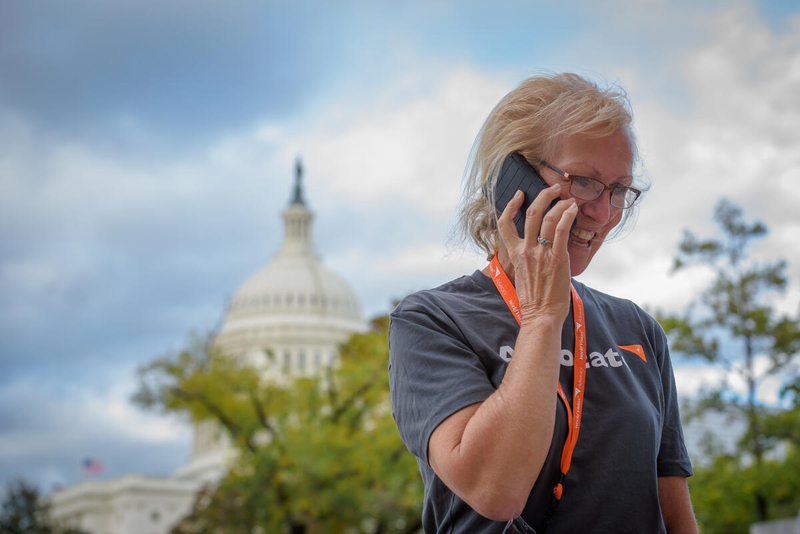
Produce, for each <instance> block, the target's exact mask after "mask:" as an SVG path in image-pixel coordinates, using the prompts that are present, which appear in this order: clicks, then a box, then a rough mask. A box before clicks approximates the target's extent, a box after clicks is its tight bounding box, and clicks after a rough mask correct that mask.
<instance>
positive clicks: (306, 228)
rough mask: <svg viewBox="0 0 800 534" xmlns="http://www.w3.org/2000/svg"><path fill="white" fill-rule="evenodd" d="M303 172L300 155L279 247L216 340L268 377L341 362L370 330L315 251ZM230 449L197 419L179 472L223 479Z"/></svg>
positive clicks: (233, 305) (240, 292)
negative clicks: (342, 348)
mask: <svg viewBox="0 0 800 534" xmlns="http://www.w3.org/2000/svg"><path fill="white" fill-rule="evenodd" d="M302 175H303V170H302V166H301V165H300V163H299V161H298V163H297V166H296V176H295V186H294V194H293V196H292V199H291V201H290V203H289V206H288V207H287V208H286V209H285V210H284V211H283V223H284V236H283V243H282V245H281V248H280V250H279V251H278V253H277V254H276V255H275V256H274V257H273V258H272V259H271V260H270V261H269V263H268V264H267V265H266V266H264V267H262V268H261V269H259V270H257V271H256V272H255V273H253V274H252V275H250V277H248V278H247V279H246V280H245V281H244V282H243V283H242V285H241V286H239V288H238V289H237V290H236V293H234V296H233V298H232V299H231V301H230V305H229V307H228V310H227V313H226V314H225V320H224V322H223V324H222V326H221V327H220V329H219V331H218V332H217V335H216V338H215V344H216V346H218V347H219V348H221V349H222V350H223V351H224V352H225V353H227V354H229V355H230V356H232V357H236V358H242V359H243V361H244V362H246V363H249V364H250V365H253V366H254V367H256V368H258V369H260V370H261V371H262V375H263V376H264V378H265V379H269V380H278V381H281V380H287V379H289V378H290V377H293V376H310V375H314V374H316V373H317V372H318V371H319V370H320V369H321V368H324V367H326V366H329V365H335V363H336V362H337V359H338V354H339V345H341V344H342V343H344V342H345V341H346V340H347V339H348V338H349V337H350V336H351V335H352V334H354V333H357V332H364V331H366V330H367V324H366V322H365V321H364V319H363V317H362V316H361V305H360V303H359V301H358V298H356V296H355V293H354V292H353V290H352V289H351V288H350V286H349V285H348V284H347V282H345V281H344V279H342V278H341V277H340V276H339V275H337V274H336V273H334V272H333V271H331V270H329V269H328V268H326V267H325V266H324V265H323V264H322V260H321V259H320V258H319V256H317V255H316V253H315V252H314V249H313V246H312V242H311V223H312V220H313V217H314V216H313V214H312V213H311V211H310V210H309V209H308V207H307V206H306V203H305V201H304V200H303V190H302V183H301V181H302ZM228 449H229V447H228V446H227V444H226V440H225V437H224V433H223V432H221V429H220V428H219V427H218V426H217V425H215V424H213V423H211V422H208V421H206V422H201V423H198V424H197V425H196V426H195V432H194V445H193V451H192V461H191V463H190V465H188V466H186V467H185V468H184V469H182V470H180V472H179V473H178V475H179V477H192V478H194V477H198V476H201V477H203V478H206V479H207V480H213V479H214V478H216V477H219V476H220V473H221V472H222V470H223V469H224V465H225V463H226V455H227V453H228V452H229V451H228Z"/></svg>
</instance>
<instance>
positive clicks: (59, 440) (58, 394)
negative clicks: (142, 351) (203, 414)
mask: <svg viewBox="0 0 800 534" xmlns="http://www.w3.org/2000/svg"><path fill="white" fill-rule="evenodd" d="M126 371H127V372H122V373H120V374H119V377H120V378H119V380H118V381H117V382H115V383H113V384H111V385H110V387H109V388H107V389H105V390H96V389H88V388H84V387H81V386H80V385H79V384H70V385H67V386H66V391H65V387H64V385H63V384H56V383H55V382H52V381H37V382H36V383H34V382H33V381H31V380H20V381H17V382H14V383H12V384H10V385H7V386H4V387H3V389H2V390H0V399H1V400H2V403H3V404H4V405H5V406H24V407H25V411H26V413H27V414H29V415H28V416H26V418H25V419H26V421H25V424H24V425H20V426H17V427H12V428H11V429H10V430H6V431H4V433H3V440H2V441H0V456H2V457H3V458H6V459H7V460H17V461H20V460H22V459H25V458H30V457H35V456H37V455H42V454H45V453H47V452H48V451H51V450H52V448H53V444H58V445H59V447H64V448H74V449H76V450H82V451H83V453H82V454H87V451H92V450H93V449H94V448H95V447H96V445H95V444H96V443H97V442H108V441H109V440H113V441H118V440H123V441H124V440H130V441H133V442H138V443H141V444H142V445H143V446H147V445H148V444H150V445H155V444H169V443H172V444H176V443H188V440H189V438H190V435H191V433H190V429H189V425H188V424H186V423H184V422H181V421H179V420H176V419H175V418H173V417H165V416H163V415H159V414H155V413H145V412H143V411H142V410H140V409H139V408H137V407H135V406H133V405H132V404H131V402H130V397H131V395H132V393H133V392H134V389H135V387H136V385H135V383H134V372H133V370H132V369H127V370H126ZM7 417H8V416H7Z"/></svg>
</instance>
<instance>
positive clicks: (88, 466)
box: [81, 458, 103, 475]
mask: <svg viewBox="0 0 800 534" xmlns="http://www.w3.org/2000/svg"><path fill="white" fill-rule="evenodd" d="M81 471H82V472H83V474H85V475H99V474H100V473H102V472H103V462H100V461H98V460H95V459H94V458H84V460H83V462H82V463H81Z"/></svg>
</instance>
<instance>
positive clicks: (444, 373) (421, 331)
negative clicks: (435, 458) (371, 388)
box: [389, 271, 692, 534]
mask: <svg viewBox="0 0 800 534" xmlns="http://www.w3.org/2000/svg"><path fill="white" fill-rule="evenodd" d="M573 284H574V285H575V287H576V289H577V290H578V293H579V294H580V296H581V298H582V299H583V303H584V307H585V312H586V333H587V341H588V347H587V352H588V353H589V357H588V362H587V363H588V365H587V367H589V370H588V371H587V373H586V375H587V376H586V391H585V394H584V395H585V397H584V412H583V419H582V424H581V430H580V436H579V439H578V443H577V446H576V447H575V451H574V453H573V459H572V467H571V469H570V471H569V474H568V476H567V478H566V480H565V482H564V495H563V498H562V501H561V504H560V506H559V508H558V511H557V512H556V514H555V517H554V518H553V522H552V523H551V524H550V526H549V527H548V529H547V532H548V534H558V533H575V532H593V533H604V532H608V533H615V534H619V533H625V532H631V533H634V532H636V533H644V532H646V533H657V532H665V530H664V525H663V521H662V519H661V513H660V508H659V504H658V491H657V490H658V487H657V477H659V476H689V475H691V474H692V470H691V464H690V462H689V457H688V455H687V453H686V448H685V446H684V443H683V434H682V431H681V424H680V418H679V414H678V399H677V393H676V391H675V381H674V378H673V374H672V365H671V363H670V358H669V351H668V348H667V341H666V337H665V335H664V332H663V330H662V329H661V327H660V325H659V324H658V323H657V322H656V321H655V320H654V319H653V318H652V317H650V316H649V315H648V314H646V313H645V312H644V311H643V310H641V309H640V308H639V307H638V306H636V305H635V304H633V303H632V302H630V301H627V300H623V299H618V298H614V297H611V296H609V295H606V294H603V293H600V292H598V291H594V290H592V289H590V288H588V287H586V286H584V285H583V284H581V283H579V282H577V281H575V280H573ZM518 333H519V326H518V325H517V323H516V321H515V319H514V317H513V316H512V315H511V312H510V311H509V310H508V308H507V307H506V305H505V303H504V302H503V300H502V298H501V297H500V294H499V293H498V291H497V289H496V288H495V286H494V284H493V282H492V281H491V280H490V279H489V278H488V277H486V276H484V275H483V274H482V273H481V272H480V271H475V273H473V274H472V275H471V276H463V277H461V278H458V279H456V280H453V281H452V282H449V283H447V284H444V285H443V286H441V287H438V288H436V289H431V290H426V291H420V292H418V293H415V294H413V295H410V296H408V297H406V298H405V299H404V300H403V301H402V302H401V303H400V304H399V305H398V306H397V307H396V308H395V310H394V311H393V312H392V314H391V326H390V328H389V353H390V357H389V378H390V385H391V390H392V391H391V392H392V414H393V416H394V418H395V421H396V423H397V428H398V430H399V432H400V436H401V438H402V439H403V441H404V442H405V444H406V446H407V447H408V449H409V451H411V452H412V453H413V454H414V455H415V456H416V457H417V462H418V464H419V468H420V472H421V474H422V479H423V482H424V484H425V495H424V505H423V514H422V516H423V525H424V528H425V532H426V533H428V534H430V533H465V534H467V533H469V534H474V533H483V532H497V533H500V532H502V530H503V524H502V523H499V522H493V521H489V520H488V519H486V518H484V517H482V516H480V515H479V514H477V513H476V512H474V511H473V510H472V509H471V508H470V507H469V506H468V505H467V504H466V503H464V502H463V501H462V500H461V499H460V498H458V497H457V496H456V495H455V494H453V493H452V492H451V491H450V490H449V488H447V486H446V485H445V484H444V483H443V482H442V481H441V480H440V479H439V478H438V477H437V476H436V474H435V473H434V472H433V470H432V469H431V467H430V465H429V464H428V459H427V448H428V440H429V438H430V436H431V433H432V432H433V430H434V429H435V428H436V427H437V426H438V425H439V424H440V423H441V422H442V421H443V420H444V419H445V418H447V417H448V416H449V415H451V414H453V413H454V412H456V411H458V410H459V409H461V408H464V407H465V406H468V405H470V404H473V403H476V402H481V401H483V400H485V399H486V398H487V397H488V396H489V395H491V394H492V393H493V392H494V391H495V389H496V388H497V387H498V385H499V384H500V381H501V380H502V379H503V374H504V373H505V369H506V365H507V361H506V359H504V358H503V357H502V356H506V358H508V357H509V356H510V355H511V354H512V353H513V347H514V343H515V340H516V338H517V334H518ZM573 337H574V335H573V321H572V313H571V311H570V316H569V317H567V320H566V321H565V323H564V328H563V329H562V335H561V343H562V344H561V346H562V351H561V355H560V358H561V375H560V381H561V384H562V387H563V388H564V391H566V392H571V391H572V377H573V368H572V351H573V349H574V339H573ZM620 345H641V346H642V347H643V348H644V352H645V357H646V359H647V361H646V362H645V361H644V360H643V359H642V358H640V357H639V356H637V355H636V354H635V353H633V352H628V351H625V350H622V349H620V348H619V346H620ZM503 347H505V348H503ZM553 394H554V395H555V392H553ZM570 401H571V396H570ZM566 435H567V422H566V409H565V408H564V405H563V403H562V402H560V401H559V402H558V408H557V414H556V425H555V429H554V433H553V441H552V445H551V448H550V451H549V453H548V456H547V459H546V461H545V464H544V467H543V469H542V472H541V474H540V476H539V479H538V480H537V482H536V484H535V485H534V487H533V490H532V491H531V494H530V497H529V499H528V503H527V505H526V508H525V510H524V511H522V513H521V515H522V517H523V518H524V519H525V520H526V521H527V522H528V523H530V524H531V525H532V526H533V527H534V528H536V529H537V531H541V529H542V519H543V514H544V511H545V510H546V509H547V508H548V506H549V504H550V502H551V494H552V488H553V486H555V484H556V483H557V481H558V478H559V475H560V467H559V462H560V458H561V450H562V447H563V444H564V441H565V439H566Z"/></svg>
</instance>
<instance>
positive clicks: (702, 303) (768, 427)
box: [659, 199, 800, 532]
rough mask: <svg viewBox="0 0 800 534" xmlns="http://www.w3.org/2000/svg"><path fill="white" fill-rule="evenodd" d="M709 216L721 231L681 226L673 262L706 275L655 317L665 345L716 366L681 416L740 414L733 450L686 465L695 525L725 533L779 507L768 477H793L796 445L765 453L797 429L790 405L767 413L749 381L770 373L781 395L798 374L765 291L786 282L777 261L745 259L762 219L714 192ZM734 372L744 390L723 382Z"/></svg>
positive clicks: (797, 321) (789, 330)
mask: <svg viewBox="0 0 800 534" xmlns="http://www.w3.org/2000/svg"><path fill="white" fill-rule="evenodd" d="M714 220H715V221H716V222H717V224H718V225H719V227H720V229H721V230H722V236H721V237H717V238H710V239H700V238H698V237H696V236H695V235H694V234H692V233H691V232H689V231H688V230H687V231H685V232H684V236H683V239H682V241H681V243H680V245H679V250H678V254H677V255H676V258H675V266H674V269H675V270H680V269H686V268H690V267H701V268H705V269H709V270H711V271H712V272H713V275H714V278H713V281H712V282H711V284H710V286H709V287H708V288H707V289H706V290H705V291H703V292H702V293H701V294H700V295H699V296H698V297H697V299H696V300H695V301H694V302H693V303H691V305H690V306H689V307H688V308H687V309H686V311H685V312H684V313H682V314H677V315H663V314H662V315H660V316H659V321H660V322H661V324H662V326H663V327H664V330H665V331H666V332H667V334H668V335H669V336H670V345H671V347H672V349H673V350H674V351H676V352H681V353H683V354H685V355H688V356H693V357H698V358H701V359H703V360H705V361H707V362H710V363H712V364H716V365H718V366H720V367H721V368H722V369H723V370H724V371H725V376H726V379H725V380H723V381H722V383H721V385H720V386H719V387H717V388H715V389H713V390H709V391H706V392H705V394H704V396H703V398H702V399H701V400H700V401H699V402H698V403H697V404H696V405H695V407H696V409H695V413H693V414H688V415H689V417H691V416H693V415H698V414H699V413H702V411H704V410H708V409H714V410H719V411H727V412H728V413H733V414H734V415H735V416H738V417H740V418H742V420H744V421H746V423H747V424H746V428H747V430H746V432H745V435H744V436H743V437H742V439H741V441H740V443H739V449H738V450H739V454H738V455H736V456H735V457H721V458H717V459H716V461H715V463H714V464H713V465H712V466H710V467H708V468H698V469H696V476H695V478H694V479H693V480H692V481H690V484H691V485H692V487H693V500H694V501H695V508H696V510H697V514H698V519H699V520H700V522H701V523H703V522H704V521H710V522H706V523H705V529H704V531H705V532H717V531H718V532H734V531H735V530H733V525H744V528H745V529H746V526H747V525H748V524H749V523H750V522H753V521H759V520H761V521H763V520H766V519H769V518H773V517H776V514H778V513H780V512H783V511H784V509H783V508H782V504H781V503H782V502H783V501H782V500H781V498H780V495H779V494H780V491H779V490H777V489H775V488H776V487H777V486H775V485H774V483H776V481H777V480H778V479H779V478H781V477H782V476H783V475H784V474H791V476H794V477H795V478H796V479H798V480H800V470H798V467H799V466H800V463H799V462H798V461H797V457H796V455H797V449H794V450H791V451H790V456H789V457H787V459H786V464H785V466H783V467H776V465H780V462H778V463H777V464H776V463H775V462H774V461H767V460H766V459H765V458H766V455H767V453H768V452H769V451H770V450H771V449H774V448H775V447H776V445H777V444H778V443H779V442H781V441H785V439H786V438H791V437H792V436H794V438H795V440H796V438H797V436H798V435H800V431H798V426H797V421H798V413H800V412H798V409H797V408H795V410H794V411H789V412H785V413H774V410H768V409H767V408H766V407H765V406H764V405H763V404H761V403H759V402H758V400H757V397H756V395H757V392H758V387H759V385H760V384H761V383H762V382H763V381H764V380H765V379H766V378H769V377H773V376H781V377H782V378H783V379H784V380H785V388H784V392H785V394H787V395H788V394H791V392H792V391H793V390H792V388H793V387H794V388H795V389H794V391H797V386H798V384H800V382H797V380H795V382H791V380H792V377H791V376H786V373H787V372H788V371H790V370H792V369H795V370H796V366H795V364H796V362H797V361H798V359H800V358H798V356H800V317H789V316H779V315H778V314H776V312H775V310H774V309H773V308H772V306H771V305H770V303H769V302H768V299H767V297H768V296H769V295H770V294H776V293H777V294H780V293H783V292H784V291H785V290H786V287H787V284H788V279H787V278H786V275H785V269H786V263H785V261H783V260H779V261H775V262H772V263H757V262H755V261H752V260H750V259H749V258H748V255H747V248H748V245H749V244H750V242H751V241H752V240H753V239H757V238H760V237H763V236H764V235H766V233H767V228H766V226H765V225H764V224H763V223H761V222H754V223H748V222H746V221H745V220H744V217H743V212H742V209H741V208H740V207H738V206H736V205H735V204H733V203H731V202H730V201H727V200H724V199H723V200H721V201H720V202H719V203H718V204H717V206H716V208H715V212H714ZM737 378H738V379H739V380H741V383H744V384H745V390H746V391H745V394H744V395H740V394H738V393H736V391H735V390H734V388H733V387H732V386H731V383H732V381H733V380H734V379H737ZM792 422H793V423H792ZM789 423H791V424H789ZM792 425H793V426H792ZM791 429H794V430H791ZM792 432H794V434H792ZM795 443H796V444H797V443H798V442H797V441H795ZM790 460H791V461H790ZM737 479H738V481H739V482H738V483H737ZM794 495H800V493H798V492H795V493H794ZM792 506H794V508H792ZM798 506H800V497H795V498H794V500H793V501H792V504H791V505H790V506H788V508H787V509H786V510H785V511H787V513H789V514H790V515H795V514H796V513H797V507H798ZM722 508H724V509H725V510H724V511H723V510H722ZM713 518H719V519H718V520H713ZM712 520H713V521H712ZM739 521H742V523H740V522H739ZM715 525H716V526H715ZM721 525H722V526H721ZM717 526H719V528H717ZM726 529H731V530H726ZM745 531H746V530H744V531H743V532H745Z"/></svg>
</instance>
